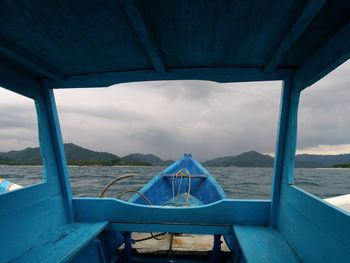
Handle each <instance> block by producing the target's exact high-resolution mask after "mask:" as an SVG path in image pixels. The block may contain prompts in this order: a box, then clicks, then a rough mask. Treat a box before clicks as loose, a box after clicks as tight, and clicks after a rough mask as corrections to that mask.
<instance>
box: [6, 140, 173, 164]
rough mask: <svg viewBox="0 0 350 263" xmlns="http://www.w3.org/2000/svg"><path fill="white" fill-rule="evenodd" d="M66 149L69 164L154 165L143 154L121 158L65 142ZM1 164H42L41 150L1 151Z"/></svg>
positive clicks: (160, 161)
mask: <svg viewBox="0 0 350 263" xmlns="http://www.w3.org/2000/svg"><path fill="white" fill-rule="evenodd" d="M64 150H65V154H66V158H67V162H68V164H69V165H148V166H149V165H154V164H153V163H152V162H148V160H149V159H147V158H141V157H142V155H141V154H140V156H139V158H134V159H132V158H128V156H125V157H123V158H120V157H119V156H117V155H115V154H112V153H108V152H97V151H93V150H89V149H86V148H83V147H81V146H78V145H76V144H73V143H65V144H64ZM146 156H147V155H146ZM155 157H156V156H155ZM157 158H158V157H157ZM157 160H158V163H157V165H161V164H163V161H162V160H161V159H160V158H158V159H157ZM164 163H165V162H164ZM0 164H7V165H40V164H42V160H41V154H40V150H39V148H37V147H36V148H26V149H24V150H20V151H9V152H3V153H0ZM165 164H166V163H165Z"/></svg>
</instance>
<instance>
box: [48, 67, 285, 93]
mask: <svg viewBox="0 0 350 263" xmlns="http://www.w3.org/2000/svg"><path fill="white" fill-rule="evenodd" d="M291 73H292V71H291V70H288V69H278V70H275V71H274V72H272V73H264V72H262V70H261V69H260V68H234V67H232V68H229V67H225V68H221V67H217V68H215V67H213V68H176V69H168V70H167V74H159V73H158V72H156V71H155V70H130V71H115V72H100V73H91V74H89V73H88V74H79V75H71V76H67V77H66V80H63V81H51V86H52V87H53V88H77V87H107V86H111V85H114V84H120V83H126V82H137V81H157V80H208V81H216V82H221V83H226V82H244V81H270V80H283V79H286V78H287V77H288V76H289V75H290V74H291Z"/></svg>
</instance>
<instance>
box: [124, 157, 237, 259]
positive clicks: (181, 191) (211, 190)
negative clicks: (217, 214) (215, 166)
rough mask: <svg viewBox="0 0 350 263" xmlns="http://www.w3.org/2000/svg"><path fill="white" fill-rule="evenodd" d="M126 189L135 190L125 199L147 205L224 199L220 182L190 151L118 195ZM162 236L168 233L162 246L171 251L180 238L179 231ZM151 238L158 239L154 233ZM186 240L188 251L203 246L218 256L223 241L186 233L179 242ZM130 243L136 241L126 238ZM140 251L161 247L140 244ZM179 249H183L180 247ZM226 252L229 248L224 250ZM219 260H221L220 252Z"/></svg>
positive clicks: (194, 204)
mask: <svg viewBox="0 0 350 263" xmlns="http://www.w3.org/2000/svg"><path fill="white" fill-rule="evenodd" d="M129 191H131V192H135V194H134V195H133V197H131V198H130V199H129V200H128V201H129V202H131V203H135V204H140V205H149V206H163V207H198V206H203V205H207V204H211V203H214V202H217V201H219V200H222V199H224V198H226V194H225V192H224V190H223V189H222V187H221V185H220V184H219V183H218V182H217V181H216V180H215V178H214V177H213V176H212V175H211V174H210V173H209V172H208V171H207V170H206V169H205V168H204V167H203V166H202V165H201V164H200V163H199V162H198V161H196V160H195V159H193V158H192V155H191V154H184V157H183V158H181V159H180V160H178V161H176V162H175V163H174V164H172V165H170V166H169V167H167V168H165V169H164V170H163V171H162V172H161V173H160V174H159V175H157V176H155V177H154V178H153V179H152V180H150V181H149V182H148V183H147V184H146V185H144V186H143V187H142V188H141V189H140V190H139V191H137V190H132V189H131V190H130V189H129V190H126V191H124V192H123V193H121V195H120V197H121V196H122V195H123V194H124V193H127V192H129ZM162 235H169V238H168V239H166V241H165V246H166V245H168V251H167V252H168V253H169V254H171V253H172V245H173V239H174V238H177V239H179V238H178V236H179V235H180V233H176V236H174V234H173V233H162V234H161V236H162ZM135 236H136V237H137V238H138V240H140V235H139V234H135ZM150 238H154V239H157V238H155V237H154V235H153V234H152V235H151V236H150ZM144 240H149V238H147V237H146V238H145V237H143V238H142V239H141V241H144ZM160 240H163V239H160ZM186 240H190V242H189V243H190V246H191V250H198V249H199V248H200V247H205V248H206V250H207V251H206V252H208V250H212V251H211V253H209V254H210V255H211V257H214V256H215V257H217V258H218V257H220V254H221V242H222V241H221V235H215V236H213V238H212V239H210V238H209V239H208V237H207V236H201V235H199V236H193V235H186V236H185V237H182V238H181V243H182V245H183V243H184V242H186ZM225 240H226V243H227V244H228V246H230V249H231V250H233V248H232V244H233V241H232V239H231V238H230V237H229V236H227V237H225ZM125 242H127V241H126V240H125V239H124V240H123V239H121V240H120V243H125ZM129 242H130V247H131V245H132V244H131V243H135V240H134V239H129ZM162 243H164V242H162ZM162 243H160V244H159V243H158V246H162V245H164V244H162ZM156 244H157V243H156ZM147 246H148V248H147ZM145 247H146V249H145ZM137 248H140V247H139V246H137V245H136V250H137V251H138V249H137ZM141 250H142V251H146V252H148V251H151V252H152V253H155V252H157V251H159V252H160V253H161V252H162V250H164V248H162V247H159V248H158V249H156V250H157V251H155V249H154V247H152V246H151V244H146V245H143V246H141ZM178 250H179V251H183V250H181V248H179V249H178ZM226 251H229V250H228V249H227V250H226ZM187 254H188V253H187ZM226 254H228V253H226ZM226 256H227V255H226ZM221 260H222V261H224V257H223V256H222V255H221ZM212 261H213V262H218V260H214V259H213V260H212Z"/></svg>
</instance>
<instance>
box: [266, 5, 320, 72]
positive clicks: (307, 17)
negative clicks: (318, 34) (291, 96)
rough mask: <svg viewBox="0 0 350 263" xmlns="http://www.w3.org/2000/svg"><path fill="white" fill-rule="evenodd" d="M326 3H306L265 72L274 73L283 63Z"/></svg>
mask: <svg viewBox="0 0 350 263" xmlns="http://www.w3.org/2000/svg"><path fill="white" fill-rule="evenodd" d="M325 2H326V0H311V1H308V2H307V3H306V6H305V7H304V9H303V11H302V13H301V14H300V16H299V17H298V19H297V21H296V22H295V24H294V25H293V26H292V27H291V28H290V29H289V31H288V33H287V34H286V36H285V38H284V39H283V40H282V42H281V43H280V45H279V46H278V47H277V49H276V50H275V52H274V54H273V55H272V57H271V59H270V61H269V62H268V64H267V65H266V66H265V68H264V71H265V72H272V71H273V70H274V69H275V68H276V67H277V65H278V64H279V62H280V61H281V58H282V56H283V54H284V53H286V52H287V51H288V50H289V49H290V48H291V47H293V45H294V44H295V42H296V41H297V40H298V39H299V37H300V36H301V34H302V33H303V32H304V31H305V29H306V28H307V26H308V25H309V24H310V22H311V21H312V19H313V18H314V17H315V16H316V14H317V13H318V11H319V10H320V9H321V8H322V7H323V5H324V3H325Z"/></svg>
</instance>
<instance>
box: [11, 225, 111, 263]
mask: <svg viewBox="0 0 350 263" xmlns="http://www.w3.org/2000/svg"><path fill="white" fill-rule="evenodd" d="M107 224H108V222H97V223H74V224H68V225H65V226H63V227H62V228H61V229H59V230H58V231H55V232H54V234H50V233H48V236H47V237H46V238H45V239H44V240H43V242H42V243H37V244H36V245H35V247H32V248H31V249H29V250H28V251H27V252H25V253H23V254H22V255H21V256H19V257H17V258H15V259H14V260H13V261H12V262H14V263H15V262H28V263H37V262H43V263H44V262H47V263H50V262H70V260H72V259H73V258H74V256H76V255H77V254H78V253H79V251H80V250H81V249H82V248H84V247H85V246H86V245H88V244H89V242H90V241H91V240H93V239H94V238H95V237H96V236H97V235H98V234H99V233H100V232H101V231H102V230H103V229H104V228H105V227H106V226H107Z"/></svg>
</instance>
